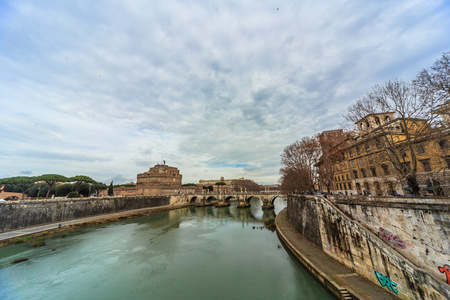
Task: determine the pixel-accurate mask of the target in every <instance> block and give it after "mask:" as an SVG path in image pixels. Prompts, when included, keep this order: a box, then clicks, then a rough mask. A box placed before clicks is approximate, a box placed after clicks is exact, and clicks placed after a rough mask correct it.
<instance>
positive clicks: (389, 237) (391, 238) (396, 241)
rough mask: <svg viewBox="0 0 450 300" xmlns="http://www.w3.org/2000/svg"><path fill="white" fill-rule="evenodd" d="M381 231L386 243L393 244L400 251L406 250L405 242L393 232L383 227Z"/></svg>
mask: <svg viewBox="0 0 450 300" xmlns="http://www.w3.org/2000/svg"><path fill="white" fill-rule="evenodd" d="M379 230H380V233H381V238H382V239H384V240H385V241H386V242H388V243H391V244H392V245H394V246H396V247H398V248H400V249H405V248H406V244H405V242H404V241H402V240H401V239H400V238H399V237H398V236H396V235H394V234H393V233H392V232H390V231H389V230H386V229H384V228H383V227H380V229H379Z"/></svg>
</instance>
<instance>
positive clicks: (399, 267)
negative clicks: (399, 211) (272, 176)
mask: <svg viewBox="0 0 450 300" xmlns="http://www.w3.org/2000/svg"><path fill="white" fill-rule="evenodd" d="M287 209H288V217H289V220H290V222H291V224H292V225H293V226H294V227H295V228H296V229H297V230H298V231H299V232H300V233H301V234H302V235H304V236H305V237H306V238H308V239H309V240H310V241H311V242H313V243H314V244H316V245H318V246H319V247H321V248H322V249H323V251H324V252H326V253H327V254H329V255H330V256H332V257H333V258H335V259H336V260H338V261H339V262H341V263H342V264H344V265H346V266H347V267H349V268H351V269H353V270H354V271H355V272H357V273H359V274H361V275H363V276H364V277H366V278H368V279H369V280H371V281H373V282H374V283H376V284H380V285H382V286H383V287H385V288H387V289H389V290H390V291H391V292H392V293H395V294H397V295H398V296H400V297H401V298H403V299H450V285H448V284H447V282H446V279H445V278H446V277H445V276H446V275H445V272H444V273H439V274H436V273H432V272H429V271H428V270H427V269H425V268H424V267H425V266H423V265H416V264H415V263H413V262H411V261H410V260H408V259H407V258H406V257H405V256H403V255H402V254H401V253H399V252H397V251H396V250H395V249H393V247H392V243H388V242H386V241H385V240H383V239H382V238H381V237H380V236H379V235H377V234H375V233H373V232H372V231H371V230H369V229H367V228H365V226H364V225H362V224H361V223H360V222H358V221H355V220H352V218H353V217H349V216H351V213H350V212H347V213H344V212H342V211H341V209H339V208H337V207H336V206H335V205H334V204H332V203H331V202H330V201H328V200H326V199H324V198H323V197H320V196H315V197H301V196H289V197H288V208H287ZM290 209H291V210H292V211H290V212H289V210H290ZM378 213H379V212H375V211H373V214H378ZM347 214H348V215H349V216H347ZM380 218H382V217H381V216H380ZM386 218H387V219H386V223H387V222H388V220H389V216H388V215H386ZM398 218H401V216H400V215H399V216H398ZM405 219H406V220H407V219H408V218H407V217H405ZM361 222H362V221H361ZM406 226H410V225H406ZM311 227H318V228H315V229H312V228H311ZM308 228H309V229H308ZM424 230H426V229H424ZM433 230H435V229H432V230H430V231H433ZM436 230H437V231H439V230H441V229H436ZM302 231H303V232H302ZM307 231H308V233H307V234H304V233H305V232H307ZM319 240H320V241H319ZM447 242H448V235H447ZM447 255H448V254H447Z"/></svg>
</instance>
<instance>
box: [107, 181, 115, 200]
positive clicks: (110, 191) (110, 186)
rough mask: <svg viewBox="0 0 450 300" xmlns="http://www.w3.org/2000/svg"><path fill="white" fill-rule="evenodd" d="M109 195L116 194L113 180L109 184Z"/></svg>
mask: <svg viewBox="0 0 450 300" xmlns="http://www.w3.org/2000/svg"><path fill="white" fill-rule="evenodd" d="M108 196H114V188H113V182H112V181H111V184H110V185H109V189H108Z"/></svg>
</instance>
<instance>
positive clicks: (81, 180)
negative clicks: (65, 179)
mask: <svg viewBox="0 0 450 300" xmlns="http://www.w3.org/2000/svg"><path fill="white" fill-rule="evenodd" d="M69 181H70V182H74V184H73V187H74V191H77V192H80V190H81V189H82V188H83V184H85V183H87V184H91V183H95V182H96V181H95V180H94V179H92V178H91V177H88V176H84V175H77V176H73V177H70V178H69Z"/></svg>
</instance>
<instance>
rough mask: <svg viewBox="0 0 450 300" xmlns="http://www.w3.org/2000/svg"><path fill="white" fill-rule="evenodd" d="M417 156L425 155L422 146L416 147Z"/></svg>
mask: <svg viewBox="0 0 450 300" xmlns="http://www.w3.org/2000/svg"><path fill="white" fill-rule="evenodd" d="M416 151H417V154H424V153H425V147H424V146H423V145H417V146H416Z"/></svg>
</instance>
